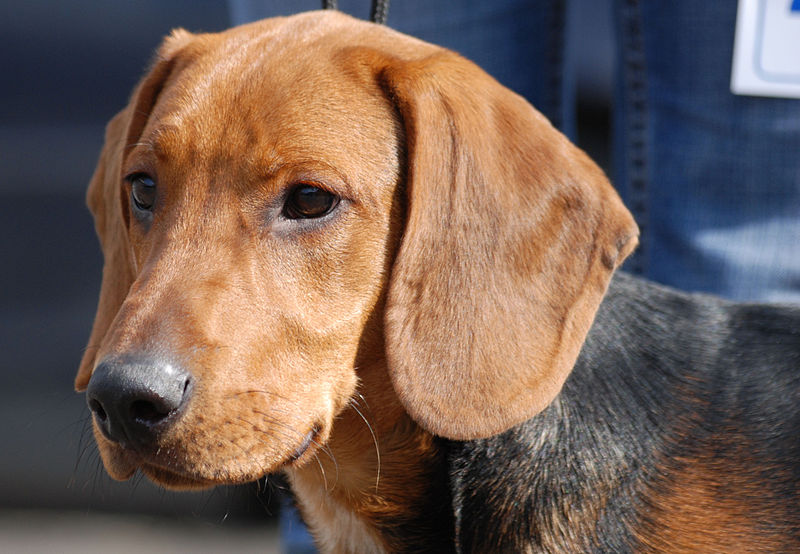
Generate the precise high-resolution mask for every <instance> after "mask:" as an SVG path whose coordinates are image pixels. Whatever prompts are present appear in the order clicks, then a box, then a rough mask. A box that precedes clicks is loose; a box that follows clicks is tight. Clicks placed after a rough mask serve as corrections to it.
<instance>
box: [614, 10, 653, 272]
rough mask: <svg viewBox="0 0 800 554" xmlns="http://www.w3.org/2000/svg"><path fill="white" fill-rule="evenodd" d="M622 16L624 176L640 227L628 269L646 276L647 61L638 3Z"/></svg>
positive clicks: (631, 206) (647, 230)
mask: <svg viewBox="0 0 800 554" xmlns="http://www.w3.org/2000/svg"><path fill="white" fill-rule="evenodd" d="M621 15H622V22H623V24H622V33H621V35H622V41H623V43H622V63H623V71H622V73H623V79H624V84H623V87H624V89H623V90H624V92H623V94H624V95H625V96H626V97H627V98H626V99H625V102H624V104H625V105H626V106H627V107H628V109H627V117H625V130H624V133H625V135H624V136H625V145H624V147H625V151H626V152H627V155H626V156H625V160H626V161H625V165H626V167H625V174H626V177H627V189H628V196H629V198H628V201H629V206H628V207H629V209H630V210H631V212H633V216H634V218H635V219H636V222H637V223H638V224H639V230H640V233H641V234H640V239H639V248H638V249H637V250H636V252H635V253H634V255H633V256H632V257H631V260H630V263H629V264H628V267H629V268H630V270H631V271H633V272H634V273H638V274H645V273H646V271H647V269H648V267H649V240H648V239H649V236H648V234H649V233H650V232H651V230H650V218H649V215H650V214H649V209H648V197H649V194H648V192H649V191H648V185H649V182H648V181H649V179H648V169H649V163H648V141H647V132H648V117H647V116H648V110H647V107H648V101H647V91H648V83H647V63H646V62H647V60H646V53H645V46H644V31H643V24H642V14H641V9H640V2H639V0H624V1H623V2H622V7H621Z"/></svg>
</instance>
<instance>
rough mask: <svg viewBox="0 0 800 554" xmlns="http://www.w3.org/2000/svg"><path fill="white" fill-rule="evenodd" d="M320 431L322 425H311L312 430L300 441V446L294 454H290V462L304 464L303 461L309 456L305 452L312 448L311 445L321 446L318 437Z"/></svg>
mask: <svg viewBox="0 0 800 554" xmlns="http://www.w3.org/2000/svg"><path fill="white" fill-rule="evenodd" d="M320 431H321V426H320V425H314V426H313V427H311V430H310V431H309V432H308V433H306V435H305V436H304V437H303V441H302V442H301V443H300V446H298V447H297V449H296V450H295V451H294V452H293V453H292V455H291V456H289V461H288V463H289V464H299V465H302V463H303V461H305V458H308V457H309V456H305V454H307V453H308V452H309V450H311V447H312V446H319V441H318V440H317V439H318V438H319V435H320Z"/></svg>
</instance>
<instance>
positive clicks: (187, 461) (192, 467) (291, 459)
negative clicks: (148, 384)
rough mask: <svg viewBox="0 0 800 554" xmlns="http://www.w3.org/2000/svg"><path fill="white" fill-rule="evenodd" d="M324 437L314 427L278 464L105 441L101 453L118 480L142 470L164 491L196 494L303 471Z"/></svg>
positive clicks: (320, 427)
mask: <svg viewBox="0 0 800 554" xmlns="http://www.w3.org/2000/svg"><path fill="white" fill-rule="evenodd" d="M322 434H323V427H322V425H320V424H314V425H313V426H312V427H311V429H310V430H309V431H308V432H307V433H305V435H303V437H302V439H301V440H300V441H299V443H297V446H296V447H295V448H294V450H292V451H291V454H289V455H288V456H285V457H284V458H283V460H282V461H280V460H279V461H278V463H274V462H272V463H269V462H266V461H265V462H264V463H261V464H259V463H258V462H254V461H253V460H249V459H245V460H241V459H227V460H214V459H213V457H212V456H210V455H207V453H202V452H197V451H196V450H195V451H194V452H193V454H191V455H189V454H184V456H180V455H179V450H180V448H179V447H178V448H176V447H175V446H172V447H170V448H163V449H162V448H158V449H157V450H156V451H155V452H152V453H147V452H140V451H137V450H134V449H131V448H128V447H123V446H121V445H119V444H115V443H110V442H106V441H103V442H105V444H106V447H105V448H101V453H102V454H103V456H102V457H103V461H104V463H105V466H106V470H107V471H108V473H109V475H111V476H112V477H113V478H114V479H116V480H119V481H125V480H128V479H130V478H131V477H133V475H134V474H135V473H136V471H137V470H139V471H141V472H142V474H143V475H145V476H146V477H147V478H148V479H150V480H151V481H153V482H154V483H155V484H157V485H160V486H163V487H165V488H169V489H173V490H196V489H206V488H210V487H214V486H219V485H239V484H243V483H248V482H252V481H255V480H257V479H260V478H262V477H264V476H265V475H267V474H269V473H274V472H276V471H280V470H282V469H284V468H288V467H301V466H303V465H305V464H306V463H307V462H308V461H309V460H311V459H313V457H314V456H315V455H316V452H317V451H318V450H319V449H321V448H323V446H322V442H323V440H324V439H323V438H322ZM164 450H166V451H169V452H170V453H171V455H170V456H169V458H164V457H162V456H161V455H159V452H162V451H164Z"/></svg>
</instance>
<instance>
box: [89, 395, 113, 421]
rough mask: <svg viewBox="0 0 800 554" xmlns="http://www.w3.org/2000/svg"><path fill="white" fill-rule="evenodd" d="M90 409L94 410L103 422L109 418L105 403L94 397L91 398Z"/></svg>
mask: <svg viewBox="0 0 800 554" xmlns="http://www.w3.org/2000/svg"><path fill="white" fill-rule="evenodd" d="M89 409H90V410H91V411H92V413H93V414H94V415H95V417H96V418H97V419H99V420H100V422H101V423H102V422H105V421H106V420H107V419H108V414H107V413H106V411H105V410H104V409H103V405H102V404H100V402H98V401H97V400H95V399H94V398H92V399H91V400H89Z"/></svg>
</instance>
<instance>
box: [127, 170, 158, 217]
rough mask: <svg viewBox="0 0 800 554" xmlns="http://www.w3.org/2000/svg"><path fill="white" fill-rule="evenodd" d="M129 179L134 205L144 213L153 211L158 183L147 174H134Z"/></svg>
mask: <svg viewBox="0 0 800 554" xmlns="http://www.w3.org/2000/svg"><path fill="white" fill-rule="evenodd" d="M127 179H128V182H129V183H130V184H131V198H132V199H133V203H134V204H135V205H136V207H137V208H138V209H140V210H142V211H145V212H149V211H151V210H152V209H153V204H155V202H156V182H155V181H154V180H153V178H152V177H150V176H149V175H147V174H145V173H134V174H133V175H131V176H129V177H127Z"/></svg>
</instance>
